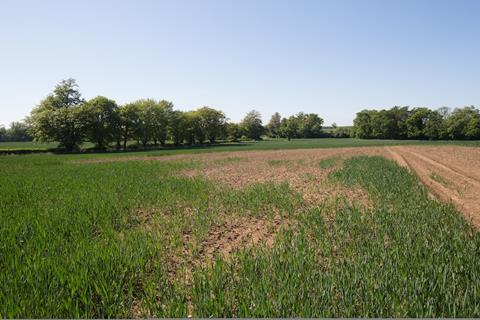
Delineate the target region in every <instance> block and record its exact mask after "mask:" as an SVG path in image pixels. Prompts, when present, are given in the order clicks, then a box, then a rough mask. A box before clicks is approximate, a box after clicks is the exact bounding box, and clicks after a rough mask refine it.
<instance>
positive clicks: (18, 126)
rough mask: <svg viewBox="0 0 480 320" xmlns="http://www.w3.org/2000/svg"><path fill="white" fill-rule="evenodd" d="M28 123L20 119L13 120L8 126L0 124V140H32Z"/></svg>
mask: <svg viewBox="0 0 480 320" xmlns="http://www.w3.org/2000/svg"><path fill="white" fill-rule="evenodd" d="M32 139H33V137H32V136H31V134H30V130H29V127H28V125H27V124H26V123H25V122H22V121H15V122H12V123H11V124H10V127H8V128H5V127H4V126H0V142H5V141H32Z"/></svg>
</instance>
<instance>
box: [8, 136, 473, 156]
mask: <svg viewBox="0 0 480 320" xmlns="http://www.w3.org/2000/svg"><path fill="white" fill-rule="evenodd" d="M133 144H135V142H134V141H130V142H129V145H133ZM394 145H465V146H480V141H448V140H447V141H427V140H386V139H382V140H377V139H353V138H345V139H339V138H322V139H294V140H292V141H288V140H286V139H270V140H264V141H260V142H243V143H221V144H216V145H204V146H197V147H189V146H186V147H177V148H175V147H166V148H161V147H157V149H158V150H148V151H144V152H149V153H152V152H154V153H155V152H157V153H158V152H160V154H163V153H165V152H166V151H167V152H168V153H178V152H195V153H197V152H199V151H237V150H280V149H306V148H341V147H373V146H394ZM57 147H58V144H57V143H54V142H51V143H36V142H0V151H6V150H49V149H56V148H57ZM92 147H93V144H92V143H89V142H86V143H84V144H83V145H82V148H84V149H89V148H92ZM150 147H151V148H153V149H154V148H155V147H153V146H150Z"/></svg>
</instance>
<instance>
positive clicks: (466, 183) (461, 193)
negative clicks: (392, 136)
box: [388, 146, 480, 227]
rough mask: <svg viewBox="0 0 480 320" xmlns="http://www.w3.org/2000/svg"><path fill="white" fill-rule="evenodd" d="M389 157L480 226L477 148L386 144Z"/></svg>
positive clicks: (479, 182)
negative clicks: (403, 165) (390, 145)
mask: <svg viewBox="0 0 480 320" xmlns="http://www.w3.org/2000/svg"><path fill="white" fill-rule="evenodd" d="M388 150H389V153H390V157H391V158H393V159H394V160H396V161H397V162H399V163H400V162H401V160H399V159H403V162H404V163H405V164H407V165H408V167H409V168H410V169H411V170H412V171H414V172H415V173H416V174H417V175H418V177H419V178H420V180H421V181H422V182H423V183H424V184H425V185H426V186H427V187H428V189H429V190H430V191H431V193H433V194H434V195H435V196H436V197H438V198H439V199H441V200H443V201H451V202H452V203H453V204H454V205H455V206H456V207H457V208H458V209H459V210H460V211H461V212H462V213H463V214H464V215H465V217H466V219H467V220H468V221H470V222H471V223H472V224H473V225H475V226H476V227H480V197H479V194H480V148H470V147H417V146H411V147H410V146H409V147H404V146H402V147H389V148H388Z"/></svg>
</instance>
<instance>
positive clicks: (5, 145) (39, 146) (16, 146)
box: [0, 142, 58, 150]
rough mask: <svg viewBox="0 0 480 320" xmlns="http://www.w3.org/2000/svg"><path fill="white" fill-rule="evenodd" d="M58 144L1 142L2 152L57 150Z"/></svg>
mask: <svg viewBox="0 0 480 320" xmlns="http://www.w3.org/2000/svg"><path fill="white" fill-rule="evenodd" d="M57 145H58V143H55V142H50V143H38V142H0V150H47V149H52V148H56V147H57Z"/></svg>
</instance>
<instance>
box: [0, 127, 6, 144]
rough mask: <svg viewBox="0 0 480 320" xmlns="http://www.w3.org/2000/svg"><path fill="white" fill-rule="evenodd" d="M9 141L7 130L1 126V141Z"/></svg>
mask: <svg viewBox="0 0 480 320" xmlns="http://www.w3.org/2000/svg"><path fill="white" fill-rule="evenodd" d="M6 139H7V129H5V127H4V126H0V141H6Z"/></svg>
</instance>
